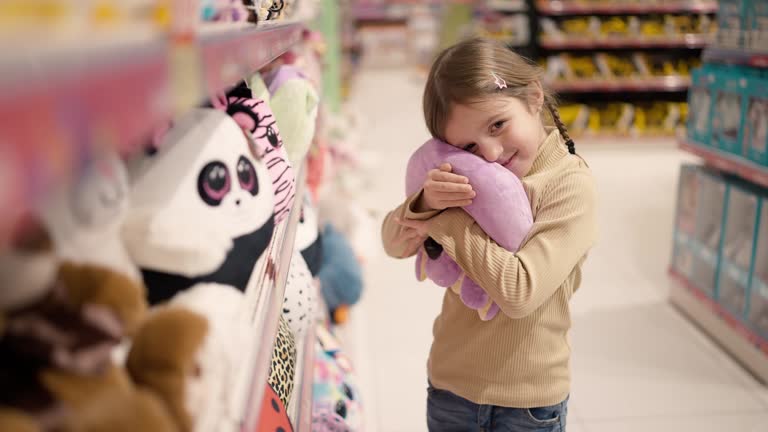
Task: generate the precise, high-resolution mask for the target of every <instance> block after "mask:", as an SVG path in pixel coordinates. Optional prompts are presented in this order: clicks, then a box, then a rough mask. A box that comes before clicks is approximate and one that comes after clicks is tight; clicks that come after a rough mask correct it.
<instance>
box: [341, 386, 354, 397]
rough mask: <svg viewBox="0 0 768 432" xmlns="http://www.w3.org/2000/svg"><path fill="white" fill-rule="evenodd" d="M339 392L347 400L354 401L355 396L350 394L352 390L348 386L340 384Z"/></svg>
mask: <svg viewBox="0 0 768 432" xmlns="http://www.w3.org/2000/svg"><path fill="white" fill-rule="evenodd" d="M341 390H342V391H343V392H344V394H345V395H346V396H347V398H348V399H349V400H355V396H354V395H353V394H352V389H351V388H349V386H348V385H346V384H342V387H341Z"/></svg>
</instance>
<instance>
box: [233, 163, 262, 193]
mask: <svg viewBox="0 0 768 432" xmlns="http://www.w3.org/2000/svg"><path fill="white" fill-rule="evenodd" d="M237 179H238V180H240V186H241V187H242V188H243V189H245V190H247V191H248V192H249V193H250V194H251V195H253V196H256V195H257V194H258V193H259V182H258V180H257V178H256V169H255V168H254V167H253V164H252V163H251V161H249V160H248V159H247V158H246V157H245V156H240V159H238V161H237Z"/></svg>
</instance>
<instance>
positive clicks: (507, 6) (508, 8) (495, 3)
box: [480, 0, 528, 12]
mask: <svg viewBox="0 0 768 432" xmlns="http://www.w3.org/2000/svg"><path fill="white" fill-rule="evenodd" d="M480 8H482V9H485V10H489V11H496V12H527V11H528V5H526V2H525V0H487V1H486V2H485V4H484V5H482V6H480Z"/></svg>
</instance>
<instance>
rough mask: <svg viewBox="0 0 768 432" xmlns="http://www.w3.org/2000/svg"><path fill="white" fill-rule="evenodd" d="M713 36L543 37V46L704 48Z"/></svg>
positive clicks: (550, 47)
mask: <svg viewBox="0 0 768 432" xmlns="http://www.w3.org/2000/svg"><path fill="white" fill-rule="evenodd" d="M710 40H711V37H710V36H708V35H701V34H687V35H683V36H681V37H678V38H667V37H664V38H646V39H640V38H638V39H632V38H619V37H606V38H570V37H569V38H563V39H559V38H558V39H556V38H542V39H541V41H540V43H541V47H542V48H545V49H549V50H591V49H615V48H631V49H639V48H643V49H644V48H704V47H705V46H707V44H709V42H710Z"/></svg>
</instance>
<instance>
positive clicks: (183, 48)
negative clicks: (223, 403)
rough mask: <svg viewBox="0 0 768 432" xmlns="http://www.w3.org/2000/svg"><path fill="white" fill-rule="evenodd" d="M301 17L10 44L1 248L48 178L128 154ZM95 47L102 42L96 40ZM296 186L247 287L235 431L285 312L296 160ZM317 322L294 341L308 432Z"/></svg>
mask: <svg viewBox="0 0 768 432" xmlns="http://www.w3.org/2000/svg"><path fill="white" fill-rule="evenodd" d="M305 24H306V21H304V20H293V21H277V22H265V23H260V24H259V25H258V26H254V25H247V24H243V25H241V26H236V25H229V26H210V27H202V28H201V29H199V30H198V31H197V33H196V34H193V35H187V36H186V37H184V38H181V39H180V40H178V41H175V40H174V39H173V38H165V37H164V38H162V39H152V40H140V41H139V40H135V41H128V42H122V43H119V44H114V45H111V44H109V43H98V44H95V45H94V46H93V47H92V48H89V47H86V48H85V49H76V50H75V51H69V50H67V51H61V52H58V51H55V50H48V51H50V52H48V51H45V52H42V51H41V52H40V53H15V54H14V56H6V57H4V58H3V59H0V165H2V167H3V171H4V174H3V181H2V182H1V183H0V206H2V208H3V209H4V210H6V209H7V211H4V214H3V217H0V246H3V247H4V246H5V245H6V244H7V241H8V239H9V237H10V234H11V233H12V232H13V230H14V229H16V228H17V227H18V225H19V223H20V221H22V220H23V218H24V217H25V216H26V212H27V211H28V210H31V209H34V208H35V206H37V205H38V204H40V203H41V202H43V201H44V200H45V199H47V198H49V195H50V194H51V193H52V191H53V190H54V189H55V187H58V186H61V185H66V184H69V183H71V182H72V181H74V180H75V179H76V178H77V177H78V175H80V173H81V172H82V170H83V169H84V168H85V167H86V166H87V165H88V164H89V163H90V162H91V160H92V159H93V158H94V157H95V156H97V155H98V154H100V153H101V151H102V150H104V149H109V150H110V151H115V152H116V153H118V154H119V155H120V156H122V157H127V156H129V155H131V154H133V153H135V152H137V151H139V150H140V149H141V148H142V145H143V144H144V143H146V142H147V140H148V139H150V138H151V136H152V133H153V132H154V131H155V130H156V128H157V127H158V126H161V125H164V124H165V123H166V122H167V121H168V120H170V119H171V118H173V116H174V115H176V114H179V113H181V112H184V111H185V110H188V109H191V108H193V107H195V106H198V105H199V104H202V103H204V102H205V100H207V99H208V97H209V96H210V95H213V94H216V93H218V92H222V91H225V90H227V89H229V88H231V87H232V86H234V85H236V84H237V83H238V82H239V81H241V80H242V79H243V78H244V77H246V76H247V75H248V74H250V73H253V72H255V71H257V70H259V69H261V68H263V67H264V66H266V65H268V64H269V63H270V62H272V61H273V60H274V59H276V58H277V57H279V56H280V55H282V54H283V53H285V52H286V51H287V50H288V49H290V48H291V47H292V46H293V45H295V44H296V43H298V42H299V41H300V40H301V38H302V32H303V30H304V28H305ZM96 45H98V46H96ZM294 168H295V169H296V171H297V173H298V175H297V191H296V196H295V202H294V206H293V209H292V211H291V214H290V217H289V219H288V220H287V221H286V222H283V223H281V224H279V225H278V226H277V227H276V228H275V231H274V233H273V236H272V239H271V242H270V244H269V246H268V248H267V251H266V252H265V257H263V259H262V263H263V264H262V265H261V266H257V268H255V269H254V276H253V277H252V278H251V284H250V285H249V286H248V287H247V288H246V292H245V308H246V310H247V312H248V315H249V321H250V324H251V326H252V329H253V337H254V338H255V339H256V340H258V341H259V343H258V344H257V348H256V349H254V350H252V351H251V352H246V351H248V350H246V349H244V352H243V356H244V359H245V360H244V361H243V363H242V364H244V365H254V366H252V367H243V368H242V369H241V370H238V371H236V372H237V373H238V374H239V378H240V379H239V380H238V381H237V382H238V386H237V388H233V389H231V391H232V395H233V396H232V397H233V399H234V404H236V405H237V406H238V407H242V408H241V411H240V414H241V416H240V418H241V419H242V420H241V421H240V423H239V428H238V429H239V430H242V431H243V432H246V431H247V432H252V431H253V430H255V427H256V425H257V422H258V420H259V414H260V413H259V410H260V407H261V403H262V398H263V396H264V394H263V392H264V385H265V383H266V382H267V377H268V373H269V368H270V357H271V355H272V346H271V341H274V339H275V335H276V332H277V326H278V318H279V316H280V314H281V313H282V303H283V299H284V293H285V287H286V281H287V278H288V271H289V268H290V261H291V258H292V256H293V252H294V243H295V236H296V229H297V225H298V220H299V216H300V214H301V211H300V210H301V204H302V202H303V200H302V197H303V194H304V184H305V181H304V178H305V172H304V169H303V166H295V167H294ZM314 343H315V332H314V328H311V329H310V330H309V331H307V334H306V336H305V337H304V338H303V340H301V341H297V348H298V350H299V361H298V364H297V368H296V371H297V380H296V381H297V383H298V384H297V386H296V391H297V392H298V394H297V397H296V398H295V400H296V402H297V403H296V406H295V407H293V409H292V411H293V413H294V417H295V418H294V419H293V421H294V423H295V430H296V431H309V430H311V419H312V388H313V385H312V383H313V378H314V377H313V371H314V367H313V365H314V352H315V350H314Z"/></svg>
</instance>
